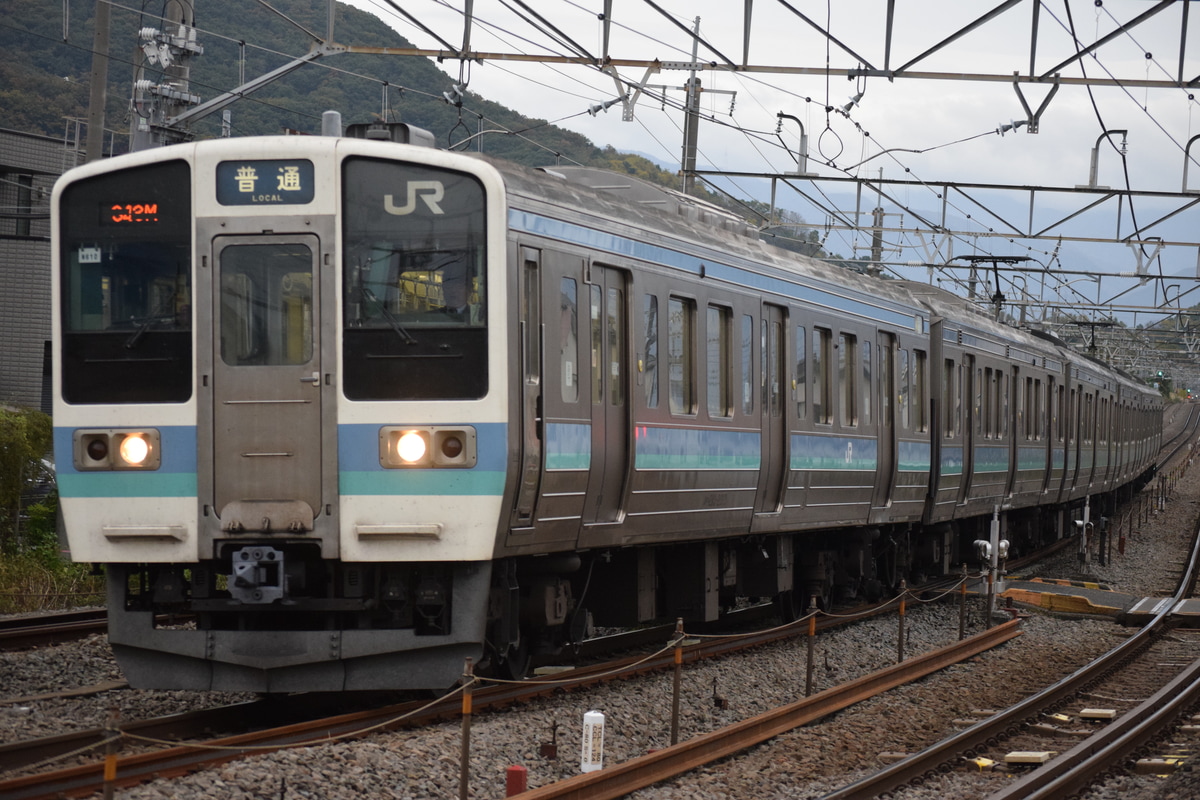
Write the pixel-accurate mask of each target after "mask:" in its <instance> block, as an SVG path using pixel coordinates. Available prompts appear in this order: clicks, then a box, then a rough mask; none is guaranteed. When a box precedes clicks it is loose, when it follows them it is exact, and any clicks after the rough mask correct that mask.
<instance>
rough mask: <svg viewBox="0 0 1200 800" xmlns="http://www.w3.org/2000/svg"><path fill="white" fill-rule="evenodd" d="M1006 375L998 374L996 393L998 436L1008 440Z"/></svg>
mask: <svg viewBox="0 0 1200 800" xmlns="http://www.w3.org/2000/svg"><path fill="white" fill-rule="evenodd" d="M1008 385H1009V384H1008V373H1007V372H1002V373H999V379H998V381H997V386H996V391H997V392H999V394H1000V400H999V406H1000V436H1001V438H1005V439H1007V438H1008Z"/></svg>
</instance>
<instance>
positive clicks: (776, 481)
mask: <svg viewBox="0 0 1200 800" xmlns="http://www.w3.org/2000/svg"><path fill="white" fill-rule="evenodd" d="M759 324H760V328H759V331H760V335H759V381H760V386H761V392H760V398H761V403H760V407H761V411H760V413H761V416H762V434H761V437H762V438H761V445H760V453H761V456H760V463H759V468H758V469H759V472H758V492H757V493H756V495H755V497H756V498H757V500H756V501H755V506H754V513H756V514H775V513H778V512H779V511H780V509H782V508H783V490H784V486H785V485H786V483H787V474H788V469H787V466H788V465H787V463H786V457H787V434H788V430H787V423H786V420H787V416H786V414H784V402H785V399H786V397H788V396H789V395H788V394H785V393H784V391H783V386H784V381H785V380H786V379H787V374H788V373H787V368H786V367H785V366H784V355H785V346H784V332H785V331H786V330H787V315H786V313H785V312H784V310H783V308H782V307H780V306H773V305H768V304H763V307H762V320H761V321H760V323H759Z"/></svg>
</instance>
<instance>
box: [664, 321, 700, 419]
mask: <svg viewBox="0 0 1200 800" xmlns="http://www.w3.org/2000/svg"><path fill="white" fill-rule="evenodd" d="M668 315H669V316H668V321H667V324H668V326H669V331H670V332H669V334H668V339H667V377H668V381H669V384H670V386H669V393H670V394H669V401H670V407H671V413H672V414H694V413H696V378H695V366H694V364H695V344H694V342H695V331H696V303H695V302H694V301H692V300H688V299H684V298H679V297H672V298H671V300H670V302H669V304H668Z"/></svg>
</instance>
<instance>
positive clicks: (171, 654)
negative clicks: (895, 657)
mask: <svg viewBox="0 0 1200 800" xmlns="http://www.w3.org/2000/svg"><path fill="white" fill-rule="evenodd" d="M1131 493H1132V490H1131V489H1129V488H1126V489H1122V490H1121V491H1120V498H1123V497H1128V496H1130V494H1131ZM1120 498H1119V497H1118V495H1117V494H1110V495H1101V496H1095V497H1092V498H1084V499H1081V500H1077V501H1073V502H1071V503H1068V504H1060V505H1054V506H1043V507H1034V508H1026V509H1015V510H1007V511H1001V512H999V513H998V514H997V515H995V517H994V519H993V516H990V515H984V516H977V517H972V518H968V519H964V520H956V521H952V522H945V523H940V524H936V525H930V526H921V525H915V524H903V525H876V526H859V527H849V528H838V529H832V530H827V531H810V532H803V533H779V534H765V535H752V536H745V537H738V538H726V539H718V540H711V541H694V542H686V543H680V544H667V545H655V546H642V547H628V548H614V549H600V550H595V551H586V552H581V553H558V554H550V555H541V556H528V557H520V558H509V559H501V560H497V561H495V562H490V563H489V562H483V563H469V564H467V563H407V564H390V563H370V564H361V563H360V564H351V563H343V562H340V561H328V560H323V559H322V558H321V554H320V550H319V548H318V547H315V546H313V545H312V544H311V543H309V542H304V541H301V540H289V539H286V538H280V539H270V540H264V541H246V542H228V543H226V544H224V545H223V546H222V548H221V550H220V552H219V553H218V558H216V559H214V560H212V561H206V562H201V563H197V564H192V565H177V564H161V565H157V564H149V565H124V564H110V565H108V571H109V609H110V626H111V631H110V642H111V643H112V646H113V648H114V651H115V652H116V653H117V655H118V658H119V659H120V660H121V664H122V667H123V669H125V671H126V673H127V675H128V676H129V677H130V680H131V682H134V683H135V685H138V686H143V687H147V688H154V687H156V686H159V685H162V686H168V685H169V686H171V687H173V688H191V689H223V690H246V691H259V692H280V691H290V690H292V688H293V687H300V686H303V687H306V688H310V689H311V688H312V687H313V686H318V687H324V688H327V689H329V690H333V691H341V690H353V689H375V688H395V687H396V685H397V684H398V683H400V684H404V685H411V686H417V685H421V684H426V685H427V686H428V687H438V686H443V685H445V684H446V683H447V677H448V676H449V678H450V679H451V682H452V679H453V677H454V676H456V675H457V674H459V673H460V672H461V668H462V666H463V665H464V663H465V659H466V658H468V657H470V658H471V659H473V661H474V662H475V663H476V665H477V666H478V668H479V669H480V670H481V671H485V672H491V673H492V674H498V675H501V676H506V677H520V676H522V675H524V674H525V673H526V671H527V669H528V667H529V665H530V662H531V659H533V658H535V657H539V656H541V657H545V656H546V655H547V654H551V653H555V652H557V651H558V650H560V649H561V648H562V647H563V646H564V645H566V644H568V643H570V642H574V641H580V640H582V639H583V638H586V637H587V636H588V635H590V633H591V632H592V631H594V630H595V629H596V628H602V627H622V628H627V627H634V626H638V625H646V624H652V623H662V622H672V621H674V620H676V619H683V620H684V621H685V623H694V622H709V621H714V620H716V619H718V618H719V617H720V616H721V615H722V614H724V613H726V612H727V611H729V610H731V609H733V608H736V607H738V606H740V605H743V604H745V603H746V602H747V601H751V602H755V601H763V600H768V599H769V600H773V601H774V602H775V603H776V605H777V607H778V610H779V613H780V615H781V616H782V617H783V618H784V619H796V618H799V617H800V616H802V615H804V614H805V613H807V611H808V610H809V609H811V608H813V607H816V608H820V609H823V610H828V609H831V608H833V607H835V606H838V605H845V604H849V603H856V602H873V601H877V600H879V599H881V598H886V597H890V596H893V595H894V594H895V593H896V592H897V591H898V590H899V588H900V585H901V582H902V581H907V582H908V585H910V586H912V585H919V584H920V583H921V582H922V581H923V580H925V579H927V578H931V577H935V576H938V575H955V574H958V573H960V572H961V571H962V569H963V568H964V567H965V568H966V569H967V570H968V571H971V572H973V571H975V570H977V569H978V568H979V567H980V558H979V555H978V553H977V552H976V549H975V547H974V542H976V541H977V540H980V539H984V540H986V539H988V538H989V536H990V535H991V528H992V526H993V524H996V525H998V526H999V532H998V533H999V536H1000V537H1001V538H1003V539H1005V540H1007V541H1008V542H1009V549H1008V555H1009V557H1010V558H1016V557H1020V556H1022V555H1026V554H1029V553H1032V552H1035V551H1036V550H1037V549H1039V548H1041V547H1044V546H1046V545H1049V544H1052V543H1053V542H1055V541H1058V540H1060V539H1063V538H1065V537H1069V536H1073V535H1075V534H1077V533H1078V534H1083V535H1088V534H1091V533H1093V532H1094V531H1102V530H1103V529H1104V526H1105V524H1106V521H1107V519H1108V518H1109V517H1111V516H1112V515H1113V514H1114V513H1115V511H1116V503H1117V501H1118V499H1120ZM175 617H179V618H181V619H182V618H184V617H186V618H187V619H189V620H191V619H194V620H195V622H194V625H193V624H191V623H188V624H187V625H182V626H181V625H176V624H175ZM401 669H402V670H403V671H404V672H405V675H404V676H403V678H402V679H401V680H399V681H398V680H397V672H398V670H401Z"/></svg>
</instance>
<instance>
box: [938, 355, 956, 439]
mask: <svg viewBox="0 0 1200 800" xmlns="http://www.w3.org/2000/svg"><path fill="white" fill-rule="evenodd" d="M956 374H957V371H956V370H955V369H954V359H952V358H947V359H946V363H945V364H944V365H943V375H942V392H943V394H944V395H945V397H943V398H942V401H943V402H942V409H943V416H944V419H943V421H942V435H943V436H945V438H947V439H953V438H954V428H955V424H954V422H955V419H957V417H958V392H957V391H955V390H956V389H957V386H956V383H957V382H956V381H955V375H956Z"/></svg>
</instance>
